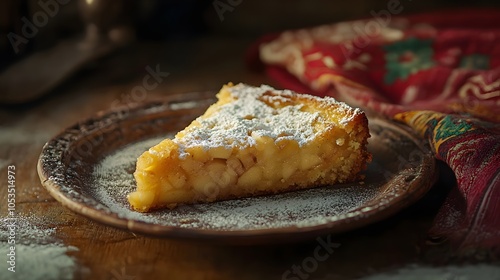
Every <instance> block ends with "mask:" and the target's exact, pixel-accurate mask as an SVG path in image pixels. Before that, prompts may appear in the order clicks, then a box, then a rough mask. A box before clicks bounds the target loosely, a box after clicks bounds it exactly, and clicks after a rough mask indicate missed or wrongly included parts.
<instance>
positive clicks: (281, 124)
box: [174, 84, 360, 150]
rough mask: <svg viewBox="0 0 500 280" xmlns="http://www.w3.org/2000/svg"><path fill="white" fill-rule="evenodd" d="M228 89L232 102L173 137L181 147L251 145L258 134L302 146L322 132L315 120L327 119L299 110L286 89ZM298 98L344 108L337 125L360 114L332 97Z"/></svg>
mask: <svg viewBox="0 0 500 280" xmlns="http://www.w3.org/2000/svg"><path fill="white" fill-rule="evenodd" d="M229 91H230V92H231V95H232V96H233V97H234V99H235V101H234V102H231V103H229V104H225V105H222V106H221V107H220V108H219V109H218V110H217V114H214V115H212V116H209V117H206V118H201V117H200V118H198V119H197V120H196V121H197V122H198V123H199V124H200V125H199V126H196V127H195V128H187V129H186V134H184V136H183V137H182V138H176V139H174V142H176V143H178V144H179V146H180V147H181V150H183V149H184V148H187V147H192V146H202V147H206V148H211V147H220V146H223V147H226V148H228V149H230V148H233V147H236V146H237V147H243V148H244V147H248V146H252V145H254V144H255V138H256V137H259V136H267V137H271V138H272V139H275V141H280V140H281V139H289V140H295V141H296V142H298V143H299V146H302V145H304V144H306V143H308V142H310V141H313V140H314V139H315V138H316V137H317V136H318V135H319V134H320V133H321V131H316V130H315V129H314V123H316V122H326V121H327V120H325V119H324V118H323V117H322V116H321V115H320V114H319V113H318V112H306V111H305V110H302V109H303V108H304V106H305V105H303V104H294V103H293V102H291V100H293V99H292V98H294V97H296V96H297V94H296V93H293V92H291V91H289V90H283V91H280V90H275V89H274V88H272V87H269V86H266V85H262V86H260V87H251V86H248V85H244V84H238V85H236V86H234V87H231V88H229ZM301 98H307V99H311V100H313V101H320V102H322V103H323V104H324V106H325V108H327V107H328V108H330V109H331V108H337V109H338V110H339V111H343V112H344V113H343V114H342V115H344V114H346V113H345V112H346V111H347V112H348V114H346V119H342V120H341V121H340V123H339V125H345V124H346V123H348V119H347V118H352V116H354V115H356V114H358V113H360V111H359V110H357V109H352V108H350V107H349V106H347V105H346V104H344V103H341V102H337V101H336V100H335V99H333V98H329V97H325V98H319V97H313V96H308V95H301ZM283 105H285V106H283Z"/></svg>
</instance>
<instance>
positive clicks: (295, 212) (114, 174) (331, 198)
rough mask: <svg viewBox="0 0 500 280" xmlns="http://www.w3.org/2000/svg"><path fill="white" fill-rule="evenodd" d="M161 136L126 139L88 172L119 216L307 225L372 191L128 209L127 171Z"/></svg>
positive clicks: (130, 183)
mask: <svg viewBox="0 0 500 280" xmlns="http://www.w3.org/2000/svg"><path fill="white" fill-rule="evenodd" d="M170 136H172V135H170ZM166 137H168V136H166ZM162 139H164V137H159V138H154V139H149V140H145V141H142V142H138V143H135V144H130V145H128V146H126V147H125V148H123V149H121V150H117V151H116V152H115V153H113V154H110V155H108V156H106V157H104V158H103V159H102V161H101V162H100V163H99V164H98V165H97V166H96V168H95V170H94V173H93V178H94V179H93V180H94V182H93V191H94V197H95V198H96V199H97V200H99V201H100V202H101V203H102V204H104V205H105V206H106V207H107V208H109V209H110V210H111V211H112V212H114V213H117V214H118V215H119V216H121V217H123V218H128V219H134V220H139V221H143V222H147V223H152V224H160V225H169V226H175V227H182V228H196V229H200V228H202V229H215V230H253V229H269V228H282V227H291V226H295V227H307V226H314V225H320V224H324V223H326V222H329V221H334V220H337V219H339V218H341V217H342V215H349V212H350V211H352V210H353V209H355V208H358V207H359V206H361V205H363V204H364V203H365V202H366V201H368V200H370V199H372V198H373V197H374V196H375V194H376V191H377V190H376V188H370V187H367V186H366V185H364V186H359V185H349V186H347V185H346V186H341V187H339V186H337V187H335V188H333V187H323V188H316V189H311V190H306V191H298V192H290V193H285V194H278V195H271V196H261V197H253V198H246V199H237V200H228V201H221V202H215V203H206V204H197V205H183V206H180V207H177V208H176V209H173V210H161V211H154V212H151V213H138V212H135V211H133V210H130V207H129V204H128V202H127V199H126V196H127V194H128V193H130V192H131V191H133V190H134V189H135V181H134V178H133V174H132V173H133V171H134V170H135V162H136V159H137V157H138V156H139V155H140V154H141V153H142V152H144V151H146V150H148V148H149V147H151V146H153V145H155V144H157V143H158V142H160V141H161V140H162Z"/></svg>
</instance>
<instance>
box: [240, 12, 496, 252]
mask: <svg viewBox="0 0 500 280" xmlns="http://www.w3.org/2000/svg"><path fill="white" fill-rule="evenodd" d="M499 18H500V10H494V9H491V10H467V11H451V12H440V13H430V14H424V15H417V16H410V17H392V18H391V17H390V16H387V14H385V16H384V17H374V18H370V19H365V20H359V21H351V22H342V23H336V24H331V25H324V26H319V27H315V28H311V29H304V30H294V31H287V32H283V33H281V34H276V35H269V36H267V37H265V38H263V39H262V40H261V41H259V42H258V43H257V44H256V46H257V47H256V48H253V49H252V50H251V51H250V52H249V56H248V58H249V59H248V62H249V64H250V66H252V67H253V68H256V67H263V68H265V70H266V71H267V73H268V75H269V76H270V77H272V78H274V79H275V80H277V81H278V82H279V83H281V84H282V85H283V86H284V87H286V88H290V89H293V90H296V91H299V92H306V93H311V94H316V95H329V96H333V97H336V98H338V99H340V100H343V101H346V102H348V103H350V104H352V105H355V106H359V107H362V108H367V109H373V110H376V111H378V112H381V113H383V114H385V115H387V116H388V117H391V118H392V117H395V116H396V115H397V119H399V120H400V121H405V122H406V123H407V124H408V125H410V126H412V127H413V128H414V129H415V130H416V131H417V132H418V133H419V134H420V135H421V136H422V137H426V138H427V139H428V140H429V142H430V144H431V146H432V147H433V149H434V152H435V153H436V158H438V159H441V160H443V161H445V162H446V163H447V164H448V165H449V166H450V167H451V168H452V169H453V171H454V172H455V175H456V177H457V188H456V190H455V191H456V192H452V194H450V197H451V196H453V195H454V196H458V197H459V198H460V199H462V201H465V203H458V202H457V201H458V200H453V199H452V198H450V199H448V201H447V202H446V204H445V205H444V206H443V208H442V210H441V213H440V214H439V215H438V218H437V221H436V224H435V226H434V228H433V230H432V233H434V234H441V235H444V236H446V237H447V238H449V239H450V241H451V244H453V246H454V248H455V249H456V252H457V253H460V252H464V251H465V249H466V248H473V249H474V248H486V249H492V250H493V251H494V250H497V252H498V251H500V234H499V233H497V232H500V220H499V218H497V217H495V215H496V213H497V212H498V211H497V209H498V207H497V205H498V204H499V203H500V197H499V192H500V190H499V189H500V178H499V175H498V174H499V172H500V160H499V157H498V155H499V154H500V153H499V152H500V149H499V148H498V145H500V144H499V143H500V139H499V135H500V129H499V127H500V124H499V123H500V25H499V24H498V22H499V21H498V20H499ZM257 55H258V58H257ZM422 110H425V111H428V110H432V111H435V112H440V113H441V114H435V113H428V112H425V113H423V112H421V113H418V112H412V113H405V112H408V111H422ZM401 113H402V114H401ZM398 114H399V115H398ZM448 114H453V115H448ZM416 115H418V116H419V117H418V118H417V117H415V116H416ZM470 116H473V117H475V118H480V119H482V120H487V121H488V122H489V123H488V124H487V125H484V123H481V124H479V123H477V122H476V121H475V120H473V119H470V118H469V117H470ZM465 118H466V119H465ZM417 119H418V120H417ZM443 120H444V121H443ZM445 123H446V124H448V126H444V125H438V124H445ZM464 124H468V125H466V126H464V127H467V129H465V128H464V127H461V126H460V125H464ZM456 126H458V127H461V128H463V130H460V129H458V130H457V129H454V128H457V127H456ZM479 127H481V128H480V129H479ZM450 133H451V134H450ZM436 135H440V136H442V135H448V138H446V139H444V138H439V137H437V136H436ZM495 149H496V150H495ZM470 151H474V154H473V155H470V154H468V153H470ZM492 151H495V152H492ZM492 153H493V154H492ZM450 209H452V210H453V211H455V212H453V213H452V212H450V211H451V210H450ZM457 211H458V212H457ZM492 211H493V212H492ZM457 213H461V215H458V214H457ZM498 214H499V216H500V213H498ZM446 215H455V216H456V219H447V221H448V222H449V223H448V224H447V225H444V224H445V223H443V222H442V221H443V216H446ZM450 221H451V222H450ZM450 223H451V224H450ZM481 230H485V231H486V232H485V234H482V235H476V234H477V233H479V232H480V231H481ZM486 233H487V234H486Z"/></svg>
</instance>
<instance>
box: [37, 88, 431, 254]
mask: <svg viewBox="0 0 500 280" xmlns="http://www.w3.org/2000/svg"><path fill="white" fill-rule="evenodd" d="M200 97H201V98H202V100H203V101H204V102H201V103H200V104H201V105H199V106H205V107H206V106H208V105H209V104H210V103H211V102H212V101H213V100H214V99H213V98H214V94H213V92H206V93H190V94H179V95H171V96H167V97H165V98H164V99H162V100H161V101H153V102H148V103H145V104H140V105H137V106H134V107H133V108H126V110H122V111H120V108H117V109H114V110H109V111H104V112H100V113H98V114H96V115H95V116H94V117H91V118H89V119H87V120H85V121H83V122H79V123H77V124H75V125H73V126H71V127H69V128H67V129H66V130H64V131H62V132H61V133H60V134H58V135H57V136H55V137H54V138H53V139H51V140H50V141H49V142H47V143H46V144H45V145H44V147H43V149H42V152H41V155H40V158H39V160H38V165H37V171H38V174H39V177H40V180H41V183H42V185H43V186H44V187H45V188H46V189H47V191H48V192H49V193H50V195H51V196H52V197H54V198H55V199H56V200H57V201H59V202H60V203H61V204H62V205H63V206H65V207H67V208H69V209H70V210H72V211H74V212H76V213H78V214H81V215H83V216H85V217H87V218H90V219H91V220H94V221H97V222H100V223H102V224H105V225H109V226H113V227H116V228H120V229H126V230H130V231H132V232H134V233H140V234H145V235H149V236H156V237H168V238H179V239H190V240H193V239H195V240H211V241H214V242H217V243H224V244H256V243H270V242H293V241H298V240H305V239H310V238H315V237H317V236H320V235H326V234H334V233H341V232H346V231H349V230H353V229H356V228H360V227H363V226H366V225H368V224H372V223H375V222H377V221H380V220H383V219H385V218H387V217H389V216H391V215H393V214H395V213H397V212H399V211H400V210H402V209H403V208H405V207H407V206H409V205H411V204H412V203H414V202H416V201H417V200H419V199H420V198H421V197H422V196H423V195H424V194H425V193H426V192H427V191H428V190H429V189H430V188H431V186H432V184H433V183H434V182H435V180H436V177H437V170H436V163H435V159H434V156H433V155H432V153H431V152H430V150H429V149H428V148H426V147H425V146H424V145H423V144H422V142H421V140H419V139H418V138H417V137H415V136H414V135H413V134H412V133H410V132H409V131H408V130H406V129H405V128H403V127H402V126H400V125H399V124H396V123H394V122H392V121H389V120H386V119H384V118H382V117H370V118H369V122H370V123H371V124H380V125H383V126H384V127H388V128H390V129H392V130H393V131H394V132H397V133H400V134H401V135H403V136H404V137H406V138H408V139H411V140H412V141H413V142H414V143H415V144H416V146H417V147H418V148H419V150H420V151H419V153H420V159H421V163H420V165H419V166H416V168H418V170H417V172H415V174H416V175H411V174H409V176H408V177H405V176H399V177H398V178H397V180H400V181H398V182H393V183H396V184H397V183H399V184H405V185H406V186H407V188H406V189H405V190H401V189H398V191H399V192H398V193H393V194H391V195H389V196H388V197H385V199H384V202H383V203H379V204H377V205H376V206H375V207H367V206H366V205H365V206H361V207H359V208H357V209H354V210H352V211H350V212H348V213H346V214H343V215H340V217H339V218H338V219H336V220H333V221H329V222H325V223H323V224H319V225H314V226H307V227H295V226H289V227H282V228H269V229H251V230H213V229H197V228H181V227H177V226H169V225H159V224H153V223H147V222H144V221H139V220H134V219H129V218H125V217H121V216H120V215H119V214H117V213H114V212H112V211H111V210H109V209H108V210H107V211H106V209H103V208H102V207H96V206H95V205H96V203H97V204H99V203H98V202H97V201H96V200H95V199H94V198H93V197H91V196H88V195H86V194H80V195H83V196H86V197H84V198H85V199H84V201H82V200H81V199H74V198H73V197H74V196H73V195H72V194H71V192H72V191H73V192H74V190H72V188H71V187H70V186H68V185H67V184H66V183H67V182H65V181H60V180H55V179H54V178H55V177H56V176H57V174H56V172H58V170H55V169H54V168H53V166H54V164H58V165H59V166H61V165H65V164H66V163H64V160H63V154H64V151H63V150H61V148H60V147H57V145H56V143H57V142H58V141H60V140H61V139H67V137H65V136H67V134H68V133H74V131H75V130H78V129H80V127H81V124H82V123H95V122H98V121H101V120H103V119H107V118H108V119H113V118H114V117H115V116H116V115H117V112H120V113H119V115H120V119H126V118H134V117H137V116H138V115H141V114H148V112H155V113H157V112H158V111H161V110H172V104H178V103H183V102H187V101H189V100H196V99H195V98H200ZM70 144H71V143H69V144H68V145H70ZM54 152H56V154H57V153H60V154H58V155H56V156H54ZM54 157H55V158H56V159H54ZM54 160H56V161H57V160H59V161H60V162H49V161H54Z"/></svg>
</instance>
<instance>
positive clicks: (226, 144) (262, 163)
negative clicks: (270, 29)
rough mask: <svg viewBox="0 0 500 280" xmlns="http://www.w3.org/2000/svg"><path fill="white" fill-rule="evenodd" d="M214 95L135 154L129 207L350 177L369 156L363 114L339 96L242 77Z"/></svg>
mask: <svg viewBox="0 0 500 280" xmlns="http://www.w3.org/2000/svg"><path fill="white" fill-rule="evenodd" d="M217 97H218V101H217V102H216V103H215V104H213V105H212V106H210V107H209V108H208V110H207V111H206V112H205V114H204V115H202V116H200V117H198V118H197V119H196V120H194V121H193V122H192V123H191V124H190V125H189V126H188V127H186V128H185V129H184V130H183V131H181V132H179V133H177V135H176V136H175V138H174V139H166V140H163V141H162V142H161V143H159V144H158V145H156V146H154V147H152V148H150V149H149V150H148V151H146V152H144V153H143V154H142V155H141V156H140V157H139V159H138V160H137V169H136V171H135V173H134V176H135V179H136V181H137V190H136V191H135V192H132V193H130V194H129V195H128V201H129V202H130V204H131V206H132V208H133V209H135V210H136V211H140V212H147V211H150V210H152V209H158V208H164V207H168V208H173V207H175V206H176V205H177V204H191V203H198V202H211V201H216V200H224V199H231V198H240V197H248V196H255V195H262V194H273V193H279V192H284V191H289V190H297V189H305V188H312V187H317V186H322V185H331V184H336V183H346V182H351V181H354V180H356V179H358V177H359V176H358V173H359V172H360V171H361V170H363V169H364V168H365V167H366V165H367V162H369V161H370V158H371V156H370V154H369V153H368V152H367V150H366V145H367V139H368V137H369V136H370V135H369V131H368V120H367V119H366V116H365V114H364V113H363V112H362V111H361V110H359V109H354V108H351V107H349V106H348V105H346V104H345V103H342V102H338V101H336V100H335V99H333V98H329V97H325V98H319V97H314V96H310V95H306V94H297V93H294V92H292V91H289V90H283V91H281V90H275V89H273V88H271V87H269V86H265V85H263V86H260V87H252V86H248V85H245V84H238V85H235V86H233V85H232V84H228V85H226V86H224V87H223V88H222V89H221V91H220V92H219V93H218V94H217Z"/></svg>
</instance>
